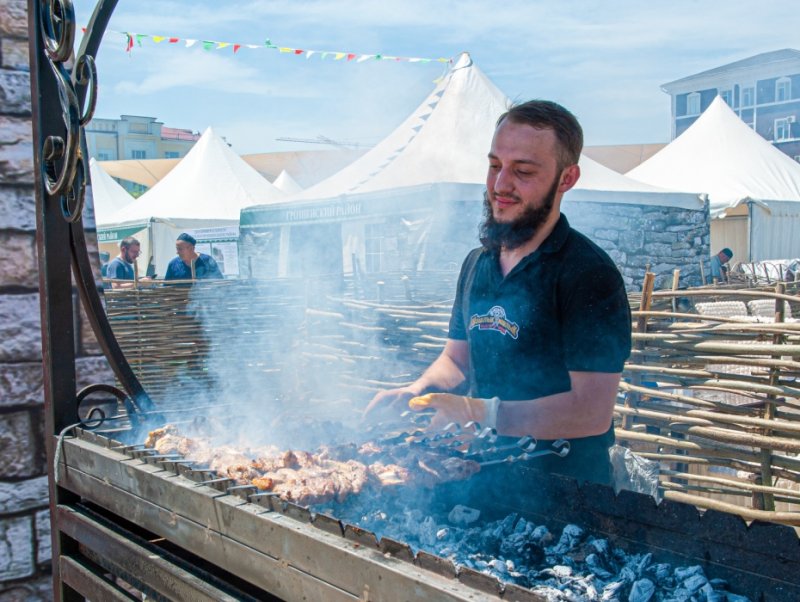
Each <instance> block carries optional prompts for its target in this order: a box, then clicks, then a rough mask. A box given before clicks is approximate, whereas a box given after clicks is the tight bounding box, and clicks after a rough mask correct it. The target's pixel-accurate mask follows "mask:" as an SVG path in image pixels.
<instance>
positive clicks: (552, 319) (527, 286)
mask: <svg viewBox="0 0 800 602" xmlns="http://www.w3.org/2000/svg"><path fill="white" fill-rule="evenodd" d="M582 147H583V132H582V129H581V126H580V124H579V123H578V121H577V119H576V118H575V116H574V115H572V113H570V112H569V111H567V110H566V109H565V108H564V107H562V106H560V105H558V104H556V103H553V102H549V101H540V100H535V101H530V102H526V103H524V104H521V105H517V106H514V107H512V108H511V109H510V110H509V111H508V112H506V113H505V114H503V115H502V116H501V117H500V119H499V120H498V122H497V126H496V129H495V133H494V138H493V139H492V144H491V149H490V151H489V168H488V173H487V176H486V186H487V192H486V197H485V201H484V210H485V219H484V222H483V224H482V226H481V243H482V245H483V246H482V247H481V248H478V249H475V250H473V251H472V252H471V253H470V254H469V255H468V256H467V258H466V260H465V261H464V264H463V266H462V268H461V274H460V276H459V279H458V285H457V289H456V297H455V302H454V304H453V310H452V313H451V316H450V327H449V332H448V338H447V342H446V344H445V347H444V350H443V351H442V353H441V355H440V356H439V357H438V358H437V359H436V360H435V361H434V362H433V363H432V364H431V365H430V366H429V367H428V369H427V370H426V371H425V372H424V373H423V374H422V376H420V377H419V378H418V379H417V380H415V381H414V382H413V383H411V384H410V385H408V386H405V387H401V388H396V389H391V390H386V391H381V392H379V393H378V394H377V395H376V396H375V397H374V398H373V400H372V401H371V402H370V404H369V406H368V407H367V409H366V411H365V418H370V417H371V416H372V415H378V414H381V413H384V411H387V410H391V409H394V410H401V409H403V406H405V405H408V406H409V407H410V408H411V409H413V410H423V409H426V408H432V409H435V410H436V414H435V416H434V418H433V420H432V422H431V428H437V427H439V428H441V427H442V426H444V425H446V424H448V423H449V422H457V423H459V424H461V425H464V424H465V423H466V422H468V421H476V422H478V423H480V424H481V426H483V427H487V426H488V427H494V428H496V430H497V432H498V434H500V435H507V436H511V437H523V436H526V435H530V436H532V437H534V438H536V439H537V449H549V448H551V446H552V444H553V443H554V442H555V441H556V440H559V439H567V440H569V442H570V452H569V454H568V455H567V456H566V457H564V458H560V457H556V456H553V455H548V456H544V457H543V458H540V459H537V466H538V467H539V468H541V469H542V470H544V471H549V472H553V473H559V474H565V475H568V476H573V477H575V478H578V479H585V480H591V481H595V482H600V483H606V484H610V483H611V482H612V478H613V477H612V470H611V461H610V458H609V448H610V446H611V445H612V444H613V442H614V428H613V424H612V418H613V412H614V406H615V403H616V398H617V390H618V386H619V381H620V377H621V373H622V369H623V365H624V362H625V360H626V359H627V358H628V356H629V355H630V350H631V314H630V306H629V304H628V299H627V295H626V291H625V285H624V282H623V280H622V275H621V274H620V272H619V270H618V269H617V266H616V265H615V264H614V262H613V261H612V260H611V258H610V257H609V256H608V255H607V254H606V253H605V252H604V251H603V250H602V249H600V247H598V246H597V245H596V244H594V243H593V242H591V241H590V240H589V239H588V238H587V237H586V236H584V235H583V234H580V233H579V232H578V231H576V230H574V229H573V228H572V227H570V225H569V223H568V222H567V218H566V216H564V215H563V214H562V213H561V199H562V197H563V195H564V193H566V192H567V191H568V190H569V189H571V188H572V187H573V186H575V183H576V182H577V181H578V178H579V176H580V167H579V166H578V159H579V157H580V154H581V150H582ZM465 385H468V386H469V392H468V396H463V395H455V394H451V393H438V392H437V391H447V392H450V391H453V392H455V391H463V390H464V389H465ZM428 392H433V393H430V394H427V395H426V393H428Z"/></svg>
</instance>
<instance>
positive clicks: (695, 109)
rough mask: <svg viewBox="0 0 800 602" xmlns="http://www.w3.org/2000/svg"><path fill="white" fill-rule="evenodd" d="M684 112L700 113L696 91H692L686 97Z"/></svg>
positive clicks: (689, 113) (698, 97) (690, 113)
mask: <svg viewBox="0 0 800 602" xmlns="http://www.w3.org/2000/svg"><path fill="white" fill-rule="evenodd" d="M686 114H687V115H699V114H700V94H699V93H698V92H692V93H691V94H689V95H688V96H687V97H686Z"/></svg>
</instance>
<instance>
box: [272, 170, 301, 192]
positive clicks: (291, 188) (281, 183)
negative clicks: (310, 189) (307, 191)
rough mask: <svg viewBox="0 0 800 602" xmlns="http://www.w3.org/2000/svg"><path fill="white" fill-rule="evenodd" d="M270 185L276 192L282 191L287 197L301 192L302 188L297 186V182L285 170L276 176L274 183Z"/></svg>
mask: <svg viewBox="0 0 800 602" xmlns="http://www.w3.org/2000/svg"><path fill="white" fill-rule="evenodd" d="M272 185H273V186H275V188H277V189H278V190H282V191H283V192H285V193H286V194H287V195H288V194H296V193H298V192H300V191H301V190H303V187H302V186H300V184H298V183H297V181H296V180H295V179H294V178H293V177H292V176H291V175H290V174H289V172H288V171H286V170H285V169H284V170H282V171H281V173H279V174H278V177H277V178H275V181H274V182H273V183H272Z"/></svg>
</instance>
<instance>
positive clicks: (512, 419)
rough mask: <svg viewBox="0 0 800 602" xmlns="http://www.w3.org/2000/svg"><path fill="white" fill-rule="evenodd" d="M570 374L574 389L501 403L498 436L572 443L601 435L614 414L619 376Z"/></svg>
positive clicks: (498, 414) (498, 416)
mask: <svg viewBox="0 0 800 602" xmlns="http://www.w3.org/2000/svg"><path fill="white" fill-rule="evenodd" d="M581 374H585V375H586V376H577V375H576V374H575V373H571V376H572V383H573V386H572V389H571V390H569V391H565V392H563V393H556V394H555V395H548V396H546V397H540V398H538V399H530V400H524V401H505V400H504V401H502V402H501V403H500V405H499V407H498V411H497V432H498V433H501V434H503V435H509V436H513V437H522V436H525V435H531V436H533V437H535V438H537V439H562V438H563V439H572V438H580V437H590V436H593V435H601V434H603V433H604V432H606V431H607V430H608V427H609V425H610V424H611V419H612V417H613V413H614V404H615V403H616V394H617V388H618V386H619V377H620V375H619V374H600V373H581Z"/></svg>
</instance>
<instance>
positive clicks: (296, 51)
mask: <svg viewBox="0 0 800 602" xmlns="http://www.w3.org/2000/svg"><path fill="white" fill-rule="evenodd" d="M294 53H295V54H303V51H302V50H295V51H294Z"/></svg>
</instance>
